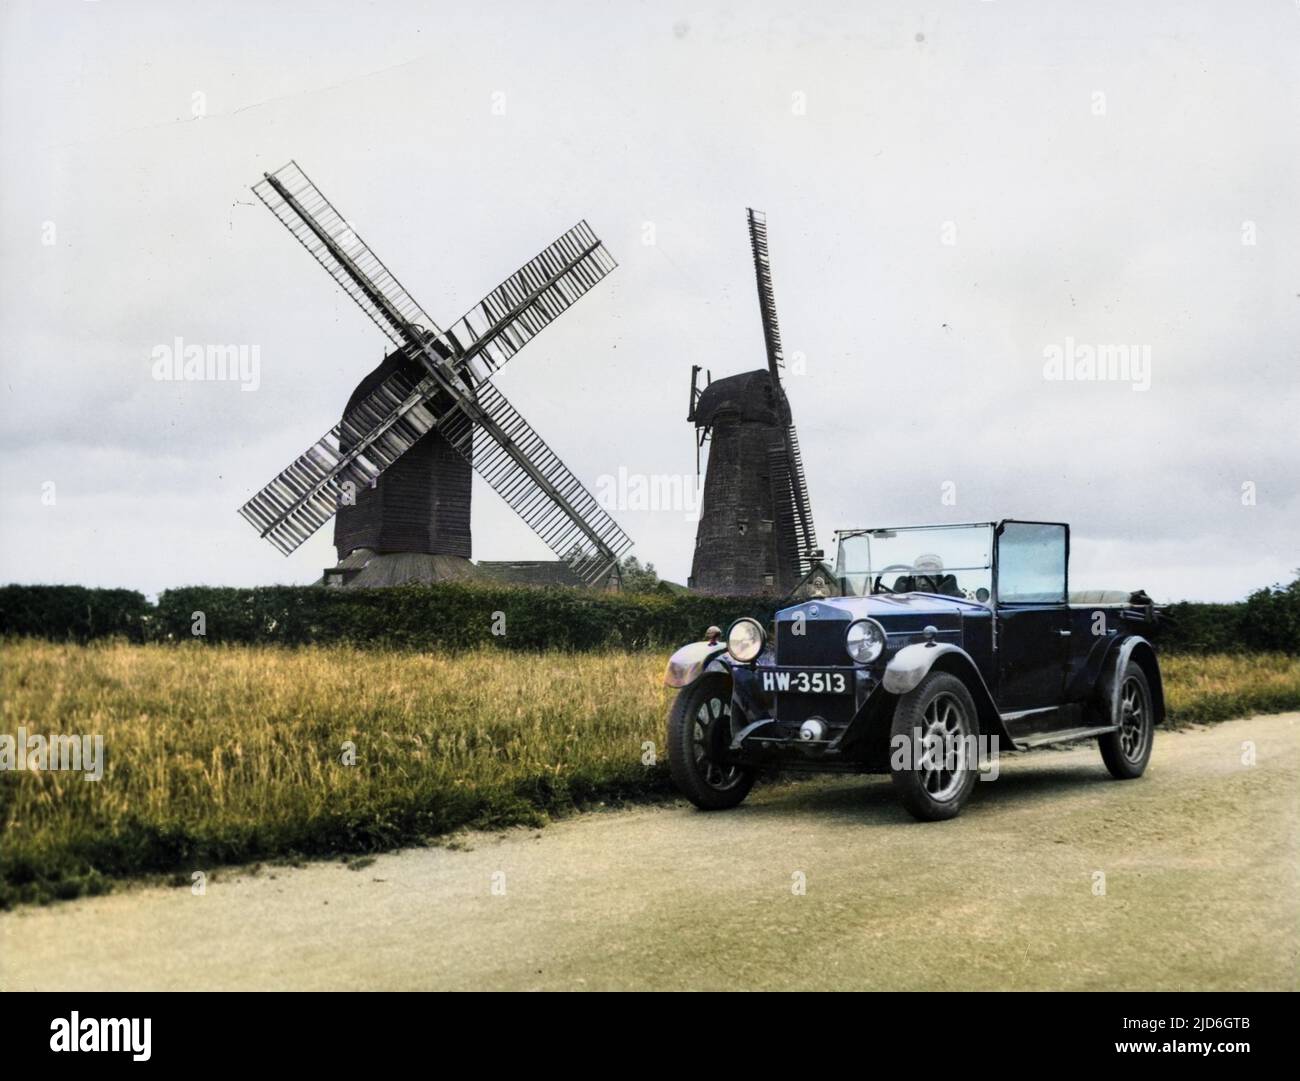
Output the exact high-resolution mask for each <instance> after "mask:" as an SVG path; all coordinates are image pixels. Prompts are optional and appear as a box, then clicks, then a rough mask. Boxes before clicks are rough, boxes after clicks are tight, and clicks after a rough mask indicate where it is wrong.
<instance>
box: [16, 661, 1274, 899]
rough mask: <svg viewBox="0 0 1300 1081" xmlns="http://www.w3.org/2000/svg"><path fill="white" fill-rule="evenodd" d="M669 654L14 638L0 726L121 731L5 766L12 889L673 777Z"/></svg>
mask: <svg viewBox="0 0 1300 1081" xmlns="http://www.w3.org/2000/svg"><path fill="white" fill-rule="evenodd" d="M665 660H666V657H665V656H664V655H662V654H660V653H657V652H644V653H631V654H628V653H621V652H620V653H577V654H566V653H548V654H530V655H523V656H516V655H513V654H511V653H508V652H506V651H504V650H502V649H499V648H483V649H478V650H473V651H469V652H464V653H458V654H446V655H428V654H419V653H397V652H384V651H367V650H357V649H352V648H347V647H339V646H328V647H313V648H304V649H281V648H268V647H249V646H208V645H200V644H194V643H186V644H183V645H145V646H139V645H129V644H125V643H121V642H100V643H94V644H91V645H89V646H77V645H62V644H56V643H50V642H44V641H38V640H33V639H12V640H8V641H6V642H4V643H3V644H2V645H0V688H2V694H0V702H2V704H3V714H4V720H3V724H2V725H0V733H8V734H11V735H13V734H16V732H17V730H18V728H19V727H20V726H22V727H25V728H26V729H27V732H28V733H41V734H46V735H48V734H51V733H78V734H92V735H94V734H97V735H102V736H103V740H104V747H105V772H104V777H103V779H102V780H100V781H97V782H94V781H87V780H85V779H84V778H83V777H82V776H81V775H79V774H75V773H69V772H51V771H46V772H34V771H31V770H26V771H22V772H4V773H0V905H6V904H12V903H14V901H16V900H43V899H46V898H48V897H58V896H74V895H76V894H78V893H82V892H87V891H89V892H96V891H98V890H101V889H104V888H107V886H108V885H109V883H110V880H111V879H112V878H113V877H114V876H120V875H131V874H140V873H148V872H172V871H183V870H186V869H188V868H192V867H209V866H214V865H216V864H220V863H232V862H248V861H252V860H263V859H270V858H275V857H285V856H290V857H291V856H295V855H321V854H327V853H329V854H337V853H352V852H356V853H360V852H370V851H378V850H382V849H386V848H392V847H396V846H398V845H402V844H408V843H417V842H420V841H423V840H427V839H429V838H432V837H436V836H438V835H440V834H444V833H446V832H448V831H450V830H453V829H456V828H459V827H462V826H466V825H477V826H501V825H506V824H518V823H537V822H541V821H543V820H544V818H545V816H547V815H548V814H555V813H561V812H564V811H566V810H568V809H570V808H573V807H580V806H583V805H587V804H590V803H593V802H598V801H607V802H618V801H622V800H626V799H633V798H647V797H655V796H660V795H664V794H667V793H668V792H669V791H670V786H669V784H668V781H667V775H666V770H665V769H664V765H663V762H662V755H663V747H662V740H663V724H664V716H665V713H666V710H667V707H668V704H669V692H668V691H667V690H666V689H665V688H664V687H663V685H662V680H663V671H664V663H665ZM1162 663H1163V665H1164V671H1165V680H1166V686H1167V694H1168V700H1169V705H1170V711H1171V719H1172V720H1174V721H1175V722H1181V723H1188V722H1197V721H1215V720H1222V719H1225V718H1227V717H1234V716H1242V715H1243V714H1247V713H1251V712H1274V711H1278V710H1283V709H1295V708H1300V659H1298V658H1294V657H1284V656H1280V655H1276V656H1275V655H1256V656H1210V657H1191V656H1183V657H1179V656H1174V657H1168V658H1164V660H1163V662H1162Z"/></svg>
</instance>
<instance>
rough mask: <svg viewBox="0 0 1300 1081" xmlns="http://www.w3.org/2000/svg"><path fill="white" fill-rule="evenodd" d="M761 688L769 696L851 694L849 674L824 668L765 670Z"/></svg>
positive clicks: (851, 683)
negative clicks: (774, 694)
mask: <svg viewBox="0 0 1300 1081" xmlns="http://www.w3.org/2000/svg"><path fill="white" fill-rule="evenodd" d="M759 686H760V687H762V688H763V690H764V692H765V693H767V694H773V693H776V694H851V693H852V691H853V682H852V680H850V679H849V677H848V673H846V672H843V671H836V670H834V669H824V668H763V669H760V674H759Z"/></svg>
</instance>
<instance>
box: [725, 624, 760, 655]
mask: <svg viewBox="0 0 1300 1081" xmlns="http://www.w3.org/2000/svg"><path fill="white" fill-rule="evenodd" d="M765 637H766V636H765V635H764V634H763V627H762V624H760V623H759V622H758V620H756V619H749V618H748V617H745V618H742V619H738V620H736V622H735V623H733V624H732V625H731V629H730V630H729V631H727V652H728V653H730V654H731V655H732V656H733V657H734V658H735V659H736V660H738V661H740V662H741V663H742V664H748V663H749V662H750V661H752V660H754V659H755V658H756V657H757V656H758V655H759V654H760V653H762V652H763V643H764V639H765Z"/></svg>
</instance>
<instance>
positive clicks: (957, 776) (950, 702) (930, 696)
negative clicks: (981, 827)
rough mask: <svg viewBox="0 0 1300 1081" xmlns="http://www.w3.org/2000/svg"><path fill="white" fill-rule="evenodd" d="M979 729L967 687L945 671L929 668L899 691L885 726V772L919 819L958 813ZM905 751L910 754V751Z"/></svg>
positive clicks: (969, 785) (973, 767)
mask: <svg viewBox="0 0 1300 1081" xmlns="http://www.w3.org/2000/svg"><path fill="white" fill-rule="evenodd" d="M978 734H979V724H978V718H977V716H976V712H975V699H974V698H973V697H972V696H971V692H970V688H969V687H967V686H966V684H965V683H963V682H962V680H961V679H960V678H959V677H958V676H956V675H954V674H952V673H949V672H931V673H930V674H929V675H927V676H926V677H925V678H924V679H923V680H922V681H921V682H920V684H918V685H917V686H916V687H915V688H914V689H913V690H911V691H908V692H907V693H906V694H904V695H903V696H902V697H901V698H900V699H899V702H898V705H897V706H896V707H895V710H894V720H893V722H892V725H891V727H890V743H891V754H898V755H899V757H898V759H897V761H896V762H895V761H891V765H890V777H891V779H892V780H893V783H894V788H895V791H897V793H898V797H899V799H900V800H901V801H902V803H903V806H904V807H906V808H907V810H908V811H910V812H911V813H912V814H913V815H914V816H915V817H916V818H919V819H921V820H922V821H923V822H937V821H941V820H942V819H945V818H952V817H953V816H954V815H956V814H958V813H960V811H961V809H962V807H963V806H964V805H965V803H966V800H967V799H968V798H969V797H970V794H971V791H972V789H973V788H974V787H975V780H976V777H977V775H978V772H979V762H978V761H976V758H977V754H976V752H975V746H974V741H975V737H977V736H978ZM909 752H910V753H909Z"/></svg>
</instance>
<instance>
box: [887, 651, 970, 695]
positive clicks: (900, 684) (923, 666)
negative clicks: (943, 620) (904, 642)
mask: <svg viewBox="0 0 1300 1081" xmlns="http://www.w3.org/2000/svg"><path fill="white" fill-rule="evenodd" d="M947 653H960V654H961V655H962V656H963V657H965V658H966V659H967V660H970V655H969V654H968V653H967V652H966V651H965V650H964V649H962V648H961V647H960V646H955V645H953V644H952V643H951V642H946V643H944V644H943V645H937V644H930V643H928V642H917V643H915V644H914V645H910V646H904V647H903V648H902V649H900V650H899V651H898V652H897V653H895V654H894V655H893V656H892V657H891V658H890V659H889V663H888V664H887V665H885V678H884V679H882V680H881V683H882V684H883V685H884V688H885V690H887V691H888V692H889V693H890V694H906V693H907V692H908V691H910V690H914V689H915V688H916V687H918V686H919V685H920V683H921V680H923V679H925V677H926V676H928V675H929V674H930V669H931V668H933V667H934V662H935V661H937V660H938V659H939V658H940V657H942V656H944V655H945V654H947ZM971 667H972V668H974V667H975V662H974V661H971Z"/></svg>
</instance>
